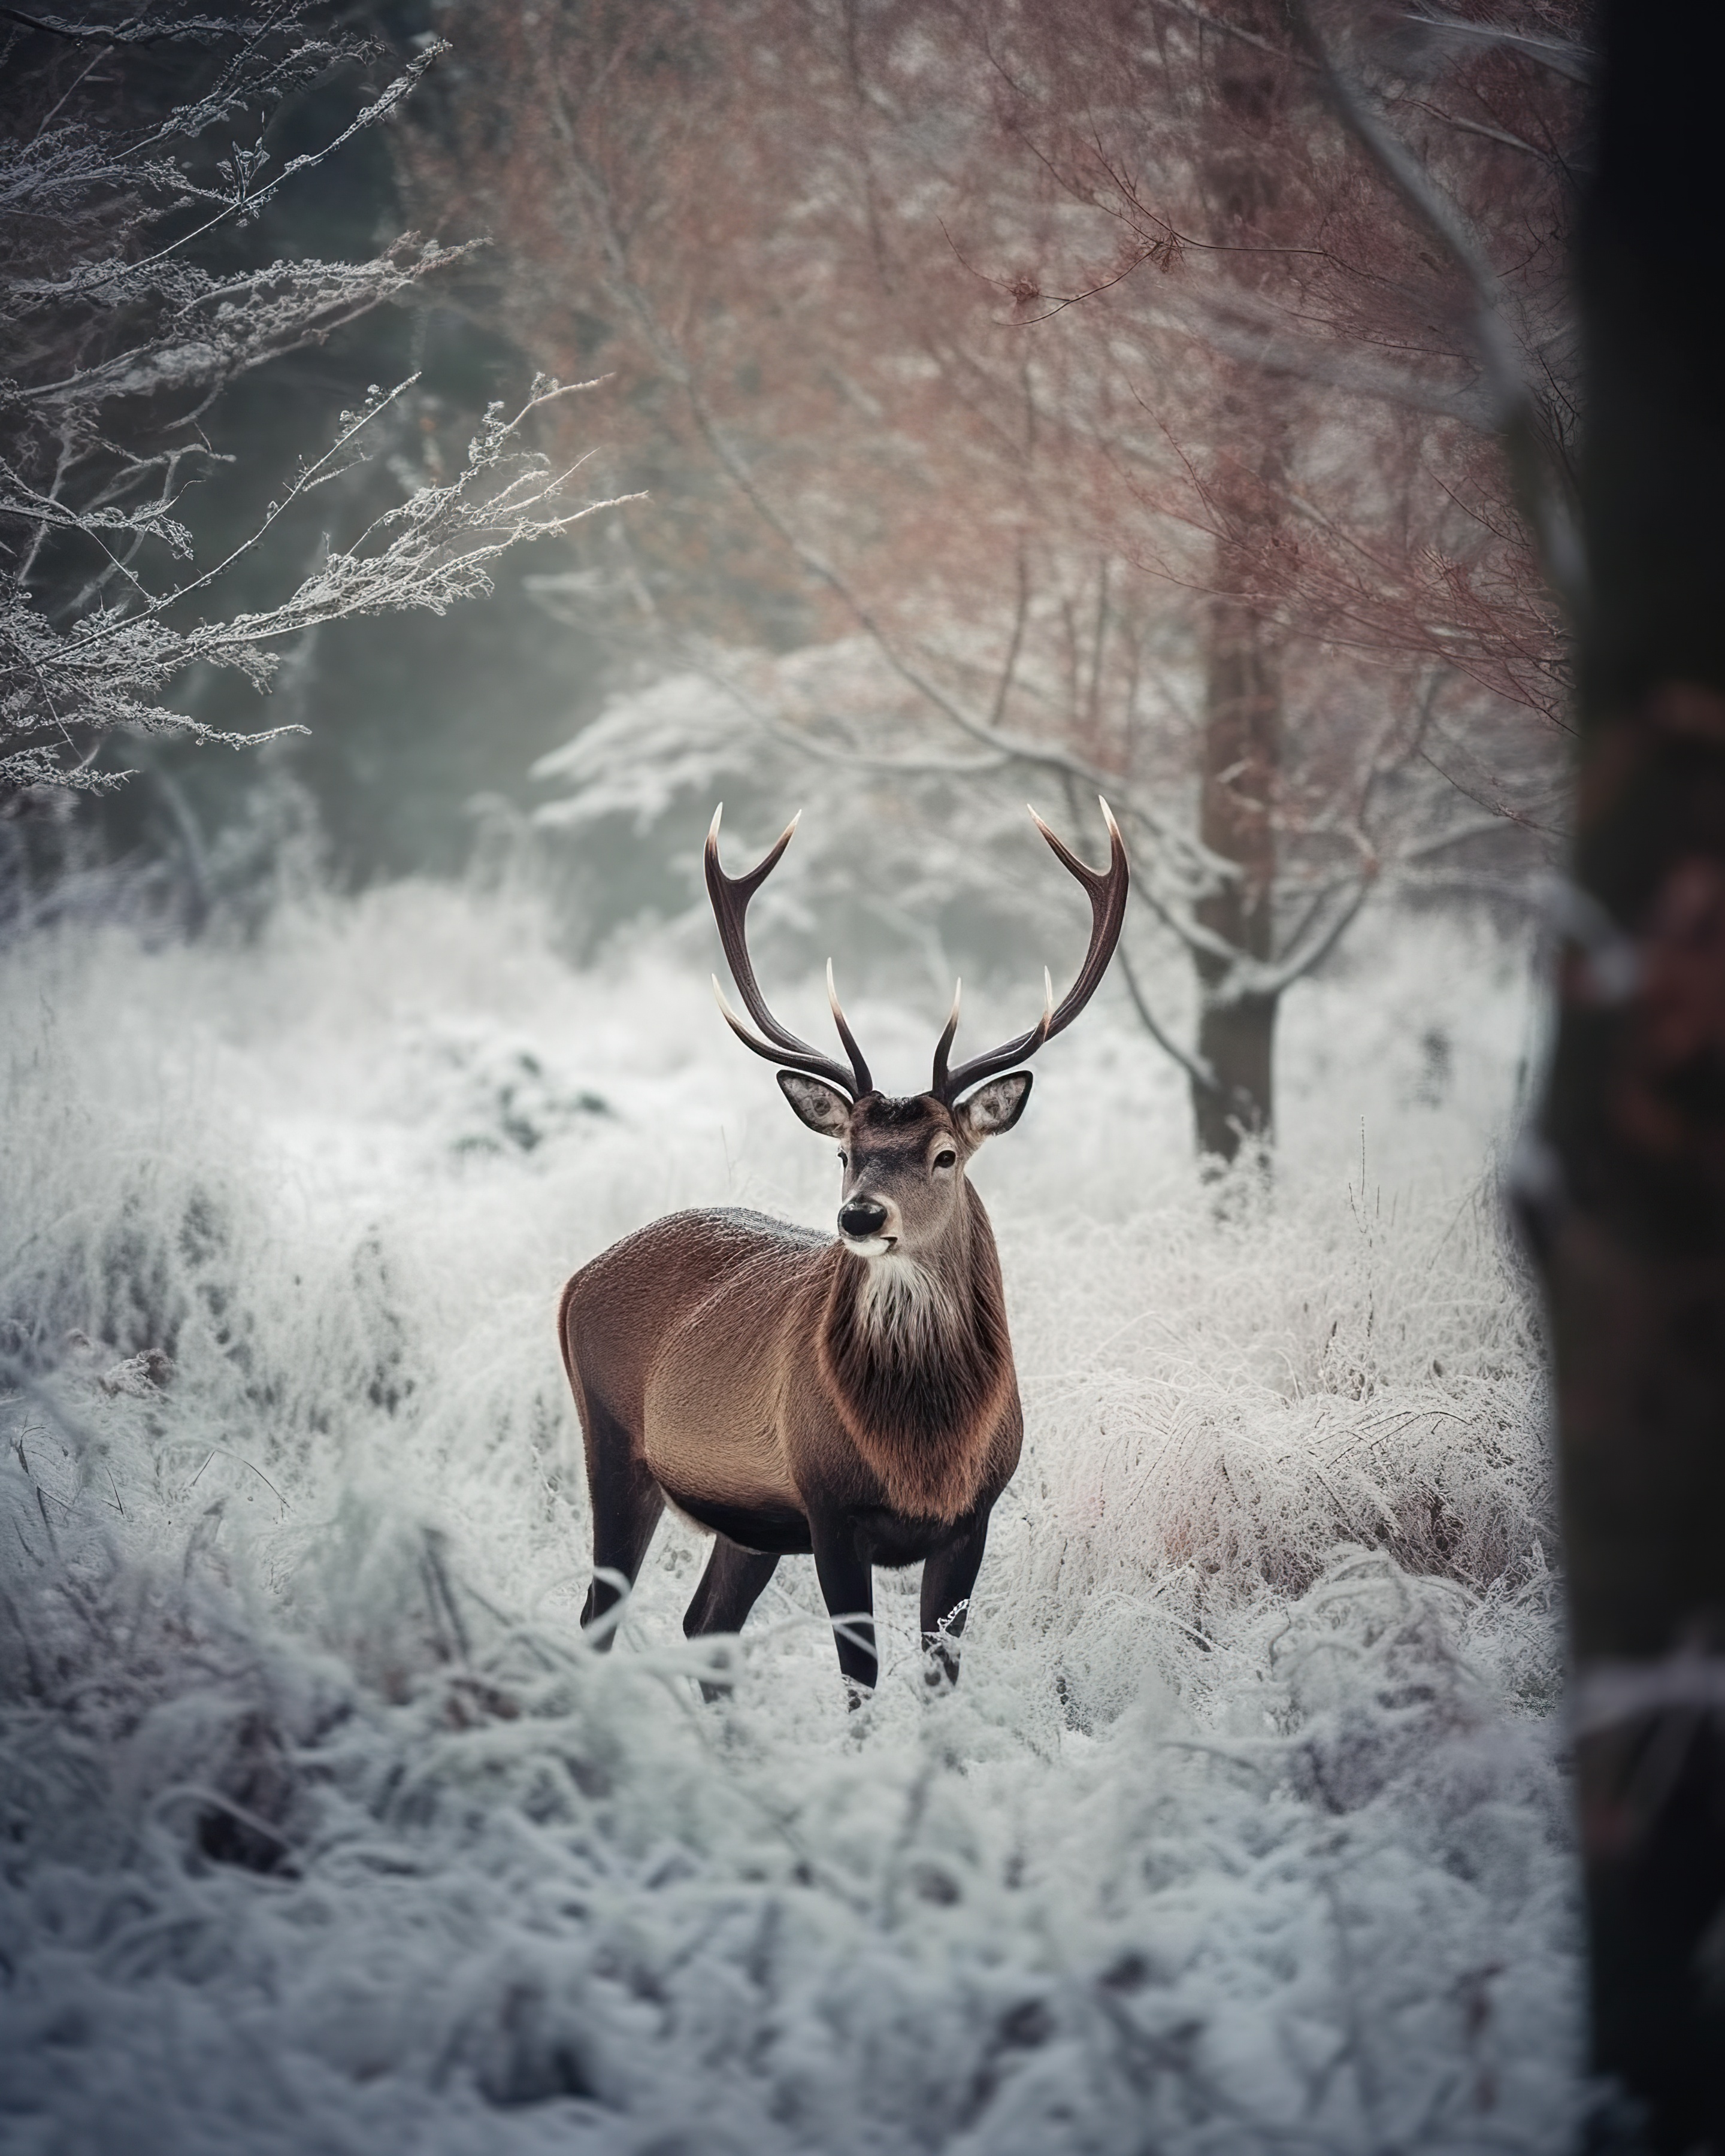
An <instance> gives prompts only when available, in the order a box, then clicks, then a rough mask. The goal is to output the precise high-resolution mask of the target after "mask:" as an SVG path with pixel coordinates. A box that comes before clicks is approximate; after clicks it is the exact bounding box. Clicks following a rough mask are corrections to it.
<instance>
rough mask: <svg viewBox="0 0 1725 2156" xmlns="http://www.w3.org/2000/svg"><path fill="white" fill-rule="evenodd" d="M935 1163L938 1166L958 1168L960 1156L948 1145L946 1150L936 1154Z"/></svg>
mask: <svg viewBox="0 0 1725 2156" xmlns="http://www.w3.org/2000/svg"><path fill="white" fill-rule="evenodd" d="M934 1164H935V1166H936V1167H937V1168H956V1167H957V1165H958V1156H957V1153H956V1152H953V1151H952V1148H951V1147H947V1149H946V1150H945V1151H944V1152H937V1154H936V1155H935V1157H934Z"/></svg>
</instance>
